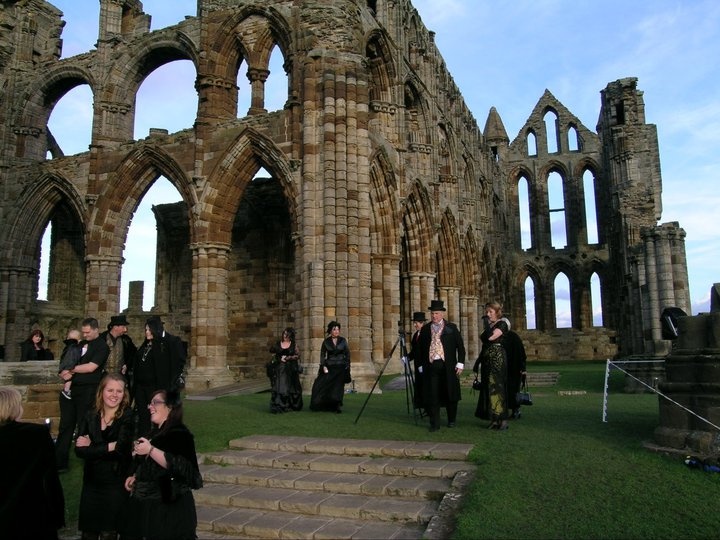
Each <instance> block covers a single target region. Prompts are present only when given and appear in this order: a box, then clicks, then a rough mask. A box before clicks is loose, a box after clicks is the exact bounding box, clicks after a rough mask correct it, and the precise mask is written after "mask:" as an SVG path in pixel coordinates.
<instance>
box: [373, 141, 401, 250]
mask: <svg viewBox="0 0 720 540" xmlns="http://www.w3.org/2000/svg"><path fill="white" fill-rule="evenodd" d="M370 185H371V189H370V206H371V208H372V212H371V214H370V217H371V219H372V225H371V229H370V235H371V248H372V251H373V252H374V253H382V254H397V252H398V249H399V246H398V241H397V239H398V238H399V237H400V231H399V230H398V226H399V224H400V220H399V219H398V215H399V210H398V202H397V196H396V193H397V179H396V177H395V172H394V170H393V167H392V164H391V163H390V160H389V159H388V156H387V155H386V153H385V151H384V150H379V151H377V152H376V153H375V155H374V156H373V157H372V159H371V160H370Z"/></svg>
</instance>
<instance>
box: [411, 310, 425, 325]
mask: <svg viewBox="0 0 720 540" xmlns="http://www.w3.org/2000/svg"><path fill="white" fill-rule="evenodd" d="M425 321H427V317H425V314H424V313H423V312H422V311H416V312H415V313H413V318H412V322H425Z"/></svg>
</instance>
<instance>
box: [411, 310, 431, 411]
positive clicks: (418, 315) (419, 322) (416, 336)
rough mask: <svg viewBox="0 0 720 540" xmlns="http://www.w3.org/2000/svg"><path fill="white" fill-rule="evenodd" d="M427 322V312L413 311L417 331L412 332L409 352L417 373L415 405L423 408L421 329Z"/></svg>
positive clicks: (415, 373) (413, 320)
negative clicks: (420, 357)
mask: <svg viewBox="0 0 720 540" xmlns="http://www.w3.org/2000/svg"><path fill="white" fill-rule="evenodd" d="M425 322H427V317H425V313H423V312H422V311H416V312H415V313H413V318H412V325H413V328H414V329H415V331H414V332H413V334H412V337H411V338H410V351H409V352H408V354H407V357H408V360H409V361H411V362H413V363H414V364H415V365H414V375H415V381H414V382H415V384H414V385H413V390H414V395H413V406H414V407H415V408H416V409H422V408H423V392H422V391H423V382H422V377H423V374H422V371H421V367H420V361H419V356H420V346H419V341H420V329H421V328H422V327H423V325H424V324H425ZM420 416H421V417H422V416H423V412H422V410H421V412H420Z"/></svg>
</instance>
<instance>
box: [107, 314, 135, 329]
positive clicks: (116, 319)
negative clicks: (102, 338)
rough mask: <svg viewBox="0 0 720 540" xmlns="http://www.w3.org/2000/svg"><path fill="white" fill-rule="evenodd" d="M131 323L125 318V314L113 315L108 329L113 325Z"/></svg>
mask: <svg viewBox="0 0 720 540" xmlns="http://www.w3.org/2000/svg"><path fill="white" fill-rule="evenodd" d="M129 325H130V323H129V322H128V321H127V319H126V318H125V315H113V316H112V317H110V323H109V324H108V329H110V328H112V327H113V326H129Z"/></svg>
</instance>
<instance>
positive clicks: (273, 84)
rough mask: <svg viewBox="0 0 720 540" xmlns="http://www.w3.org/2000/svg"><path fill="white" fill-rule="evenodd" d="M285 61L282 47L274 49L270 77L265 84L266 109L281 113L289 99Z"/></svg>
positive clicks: (270, 64)
mask: <svg viewBox="0 0 720 540" xmlns="http://www.w3.org/2000/svg"><path fill="white" fill-rule="evenodd" d="M284 64H285V59H284V58H283V55H282V51H281V50H280V47H278V46H275V47H273V51H272V53H271V54H270V63H269V65H268V70H269V71H270V75H269V76H268V79H267V81H266V82H265V108H266V109H267V110H268V111H279V110H281V109H283V108H284V107H285V103H286V102H287V99H288V77H287V75H286V74H285V67H284Z"/></svg>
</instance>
